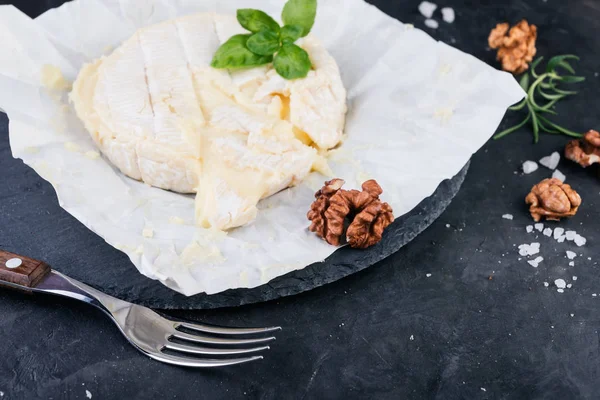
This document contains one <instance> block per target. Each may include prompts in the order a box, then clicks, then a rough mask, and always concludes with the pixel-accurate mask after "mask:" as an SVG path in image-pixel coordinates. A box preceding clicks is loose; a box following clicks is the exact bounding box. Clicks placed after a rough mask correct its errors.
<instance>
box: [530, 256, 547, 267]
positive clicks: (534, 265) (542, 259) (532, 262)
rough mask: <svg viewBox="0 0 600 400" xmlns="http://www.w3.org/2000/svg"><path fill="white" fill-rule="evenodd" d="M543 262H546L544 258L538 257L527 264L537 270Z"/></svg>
mask: <svg viewBox="0 0 600 400" xmlns="http://www.w3.org/2000/svg"><path fill="white" fill-rule="evenodd" d="M542 261H544V257H537V258H536V259H535V260H529V261H527V263H528V264H529V265H531V266H532V267H533V268H537V267H538V266H539V265H540V263H541V262H542Z"/></svg>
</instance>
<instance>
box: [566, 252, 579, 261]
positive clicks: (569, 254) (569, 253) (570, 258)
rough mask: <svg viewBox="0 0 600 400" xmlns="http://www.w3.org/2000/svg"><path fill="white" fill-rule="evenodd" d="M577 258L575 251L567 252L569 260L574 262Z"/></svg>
mask: <svg viewBox="0 0 600 400" xmlns="http://www.w3.org/2000/svg"><path fill="white" fill-rule="evenodd" d="M575 257H577V253H575V252H573V251H570V250H567V258H568V259H569V260H573V259H574V258H575Z"/></svg>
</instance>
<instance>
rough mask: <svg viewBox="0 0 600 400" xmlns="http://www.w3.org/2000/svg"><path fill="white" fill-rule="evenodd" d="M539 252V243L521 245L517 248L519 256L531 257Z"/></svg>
mask: <svg viewBox="0 0 600 400" xmlns="http://www.w3.org/2000/svg"><path fill="white" fill-rule="evenodd" d="M539 252H540V244H539V243H531V244H522V245H520V246H519V255H521V256H533V255H535V254H538V253H539Z"/></svg>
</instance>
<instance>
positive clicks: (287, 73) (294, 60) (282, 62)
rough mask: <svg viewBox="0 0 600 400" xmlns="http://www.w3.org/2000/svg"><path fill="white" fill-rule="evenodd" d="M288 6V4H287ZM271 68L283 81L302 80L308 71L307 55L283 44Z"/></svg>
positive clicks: (297, 48) (308, 60)
mask: <svg viewBox="0 0 600 400" xmlns="http://www.w3.org/2000/svg"><path fill="white" fill-rule="evenodd" d="M288 4H289V3H288ZM273 66H274V67H275V70H276V71H277V73H278V74H279V75H281V76H282V77H284V78H285V79H298V78H304V77H306V75H308V72H309V71H310V67H311V63H310V58H309V56H308V53H307V52H306V51H304V49H302V48H301V47H298V46H296V45H295V44H284V45H283V46H282V47H281V50H279V53H277V54H276V55H275V59H274V60H273Z"/></svg>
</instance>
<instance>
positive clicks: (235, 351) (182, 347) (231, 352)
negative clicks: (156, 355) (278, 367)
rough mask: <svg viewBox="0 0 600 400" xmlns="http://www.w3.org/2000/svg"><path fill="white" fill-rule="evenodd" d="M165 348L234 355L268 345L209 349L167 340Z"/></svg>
mask: <svg viewBox="0 0 600 400" xmlns="http://www.w3.org/2000/svg"><path fill="white" fill-rule="evenodd" d="M165 347H166V348H167V349H170V350H175V351H181V352H183V353H191V354H203V355H236V354H247V353H255V352H258V351H263V350H269V349H270V347H269V346H262V347H254V348H251V349H211V348H208V347H199V346H189V345H187V344H180V343H173V342H167V344H166V345H165Z"/></svg>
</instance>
